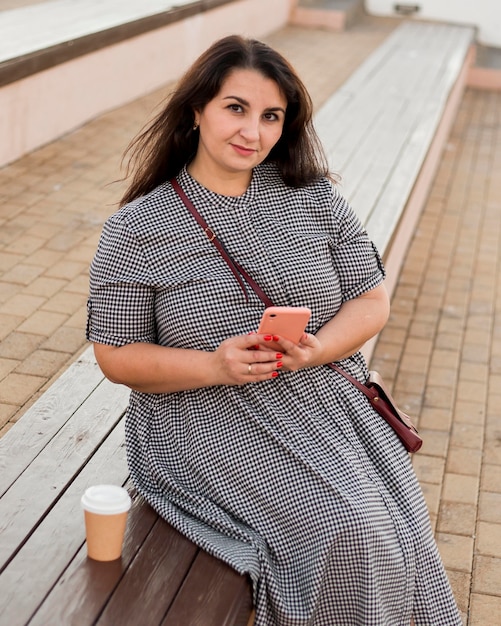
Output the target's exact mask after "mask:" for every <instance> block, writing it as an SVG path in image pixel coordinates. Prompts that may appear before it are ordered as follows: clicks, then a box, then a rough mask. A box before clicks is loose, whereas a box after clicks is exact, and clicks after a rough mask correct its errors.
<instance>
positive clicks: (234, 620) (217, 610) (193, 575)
mask: <svg viewBox="0 0 501 626" xmlns="http://www.w3.org/2000/svg"><path fill="white" fill-rule="evenodd" d="M251 611H252V595H251V586H250V582H249V579H248V578H247V577H246V576H241V575H239V574H238V573H237V572H235V570H233V569H232V568H231V567H229V566H228V565H226V564H225V563H222V562H220V561H217V560H215V559H214V558H212V557H211V556H209V555H208V554H207V553H206V552H204V551H202V550H201V551H200V552H199V553H198V555H197V558H196V560H195V562H194V564H193V567H192V568H191V569H190V572H189V574H188V576H187V577H186V580H185V581H184V583H183V586H182V587H181V589H180V591H179V594H178V596H177V597H176V599H175V601H174V603H173V605H172V607H171V609H170V611H169V614H168V615H167V616H166V618H165V619H164V621H163V622H162V626H179V625H180V624H190V626H246V624H247V623H248V620H249V616H250V614H251Z"/></svg>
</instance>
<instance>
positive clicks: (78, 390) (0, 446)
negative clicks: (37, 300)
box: [0, 348, 104, 497]
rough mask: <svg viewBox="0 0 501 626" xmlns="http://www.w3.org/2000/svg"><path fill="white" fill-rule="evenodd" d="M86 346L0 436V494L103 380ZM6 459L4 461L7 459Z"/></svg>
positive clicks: (91, 353) (89, 349) (90, 350)
mask: <svg viewBox="0 0 501 626" xmlns="http://www.w3.org/2000/svg"><path fill="white" fill-rule="evenodd" d="M103 378H104V377H103V374H102V372H101V370H100V369H99V367H98V365H97V363H96V362H95V360H94V357H93V350H92V348H88V349H87V350H86V351H85V352H84V353H83V354H82V355H81V356H80V357H79V358H78V360H77V361H75V362H74V363H73V364H72V365H71V367H69V368H68V369H67V370H66V371H65V372H63V374H61V376H60V377H59V378H58V379H57V380H56V381H55V382H54V383H53V384H52V385H51V387H50V388H49V389H48V390H47V391H46V392H45V393H44V394H43V395H42V396H41V397H40V398H39V399H38V400H37V401H36V403H35V404H34V405H33V406H31V407H30V408H29V409H28V410H27V411H26V413H25V414H24V415H23V416H22V417H21V419H20V420H19V421H18V422H17V423H16V426H15V428H11V429H10V430H9V431H8V432H7V433H6V434H5V435H4V436H3V437H2V438H1V439H0V497H1V496H2V495H3V494H4V493H5V492H6V491H7V489H8V488H9V487H10V485H11V484H12V483H13V482H14V481H15V480H16V479H17V478H18V476H20V475H21V474H22V473H23V472H24V470H25V469H26V468H27V467H28V466H29V465H30V463H31V462H32V461H33V460H34V459H35V458H36V457H37V456H38V454H39V453H40V451H41V450H43V449H44V447H45V446H46V445H47V443H48V442H49V441H50V440H51V439H52V438H53V437H54V436H55V435H56V434H57V433H58V432H59V431H60V430H61V428H62V427H63V426H64V424H65V423H66V422H67V421H68V420H69V419H70V418H71V417H72V415H73V414H74V413H75V412H76V411H77V410H78V408H79V407H80V406H81V405H82V404H83V403H84V402H85V400H86V399H87V398H88V397H89V396H90V395H91V394H92V392H93V391H94V389H95V388H96V387H97V386H98V385H99V384H100V383H101V381H102V380H103ZM7 459H8V462H7Z"/></svg>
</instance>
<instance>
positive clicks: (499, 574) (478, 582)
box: [472, 555, 501, 596]
mask: <svg viewBox="0 0 501 626" xmlns="http://www.w3.org/2000/svg"><path fill="white" fill-rule="evenodd" d="M474 569H475V576H474V577H473V585H472V588H473V589H472V590H473V591H474V592H476V593H485V594H488V595H493V596H501V586H500V584H499V582H500V581H501V559H498V558H495V557H492V556H483V555H479V556H476V557H475V563H474Z"/></svg>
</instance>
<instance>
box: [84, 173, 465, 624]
mask: <svg viewBox="0 0 501 626" xmlns="http://www.w3.org/2000/svg"><path fill="white" fill-rule="evenodd" d="M178 180H179V182H180V184H181V186H182V187H183V189H184V190H185V192H186V193H187V195H188V197H189V198H190V199H191V201H192V202H193V204H194V205H195V206H196V208H197V209H198V210H199V211H200V213H201V214H202V216H203V217H204V219H205V220H206V221H207V223H208V224H209V225H210V226H211V228H212V229H213V230H214V231H215V233H216V234H217V236H218V237H219V239H220V240H221V241H222V242H223V243H224V244H225V246H226V247H227V249H228V252H229V254H230V255H231V256H232V257H233V258H234V259H235V260H236V261H237V262H238V263H240V264H241V265H242V266H243V267H244V268H245V269H246V270H247V271H248V272H249V274H250V275H251V276H252V277H253V278H254V279H255V280H256V281H257V282H258V284H260V286H261V287H262V288H263V289H264V291H265V292H266V293H267V294H268V296H269V297H270V298H271V299H272V301H273V302H274V303H275V304H276V305H298V306H299V305H301V306H308V307H310V308H311V309H312V311H313V315H312V318H311V322H310V324H309V327H308V330H309V332H313V333H314V332H315V331H317V330H318V329H319V328H320V327H321V326H322V325H323V324H325V323H326V322H327V321H328V320H329V319H331V318H332V316H334V315H335V314H336V312H337V311H338V310H339V307H340V306H341V304H342V303H343V302H344V301H346V300H349V299H351V298H355V297H357V296H358V295H360V294H362V293H364V292H366V291H368V290H370V289H373V288H374V287H376V286H377V285H379V284H380V283H381V281H382V280H383V277H384V270H383V268H382V265H381V261H380V259H379V256H378V254H377V252H376V250H375V249H374V246H373V245H372V244H371V242H370V240H369V239H368V237H367V234H366V233H365V231H364V230H363V228H362V226H361V224H360V222H359V220H358V218H357V217H356V216H355V214H354V213H353V211H352V210H351V208H350V207H349V205H348V204H347V203H346V201H345V200H344V199H343V198H342V196H341V195H339V193H338V192H337V190H336V189H335V188H333V187H332V185H331V184H330V183H329V182H328V181H327V180H323V181H321V182H319V183H317V184H315V185H312V186H310V187H307V188H302V189H292V188H289V187H286V186H284V185H283V183H282V182H281V180H280V177H279V175H278V173H277V171H276V169H275V167H274V166H273V165H262V166H259V167H258V168H257V169H256V170H255V171H254V175H253V179H252V182H251V185H250V187H249V189H248V190H247V192H246V193H245V194H244V195H243V196H241V197H238V198H233V197H225V196H220V195H217V194H214V193H212V192H210V191H208V190H207V189H205V188H203V187H201V186H200V185H198V183H196V181H194V180H193V179H192V178H191V177H190V176H189V175H188V174H187V172H186V171H185V170H183V171H182V172H181V174H180V175H179V177H178ZM262 310H263V305H262V303H261V302H260V300H259V299H258V298H257V297H256V295H255V294H254V293H253V292H252V290H251V289H249V290H248V300H247V299H246V296H245V294H244V292H243V291H242V289H241V287H240V286H239V284H238V282H237V281H236V280H235V277H234V276H233V275H232V273H231V271H230V269H229V268H228V266H227V264H226V263H225V261H224V260H223V259H222V257H221V256H220V255H219V253H218V252H217V250H216V249H215V248H214V246H213V245H212V244H211V243H210V242H209V241H208V239H207V237H206V235H205V234H204V233H203V231H202V229H201V228H200V227H199V226H198V224H197V223H196V222H195V220H194V219H193V217H192V216H191V215H190V214H189V212H188V210H187V209H186V208H185V206H184V205H183V204H182V202H181V201H180V200H179V198H178V197H177V195H176V194H175V193H174V191H173V189H172V187H171V186H170V184H169V183H165V184H164V185H161V186H160V187H159V188H157V189H156V190H154V191H153V192H151V193H150V194H148V195H147V196H145V197H144V198H141V199H139V200H137V201H135V202H133V203H131V204H130V205H128V206H125V207H123V208H122V209H121V210H119V211H118V212H117V213H116V214H115V215H114V216H112V217H111V218H110V219H109V220H108V221H107V223H106V225H105V227H104V230H103V235H102V238H101V241H100V244H99V248H98V251H97V254H96V257H95V259H94V262H93V264H92V268H91V294H90V298H89V321H88V322H89V323H88V337H89V339H90V340H92V341H95V342H99V343H105V344H111V345H123V344H126V343H131V342H137V341H143V342H156V343H159V344H161V345H165V346H175V347H181V348H196V349H200V350H214V349H215V348H216V347H217V346H218V345H219V343H220V342H221V341H223V340H224V339H226V338H227V337H229V336H233V335H238V334H245V333H248V332H249V331H253V330H256V328H257V326H258V323H259V319H260V317H261V313H262ZM341 364H342V366H343V367H345V368H346V369H347V370H348V371H350V372H351V373H352V374H353V375H355V376H357V377H358V378H359V379H360V380H364V379H365V377H366V375H367V368H366V365H365V363H364V361H363V358H362V356H361V355H360V354H357V355H355V356H353V357H351V358H350V359H346V360H344V361H343V362H342V363H341ZM126 439H127V452H128V461H129V466H130V470H131V476H132V478H133V480H134V482H135V484H136V486H137V488H138V490H139V491H140V492H141V493H142V494H143V496H144V497H145V498H146V499H147V500H148V502H150V504H151V505H152V506H153V507H154V508H155V509H156V510H157V511H158V512H159V514H160V515H161V516H162V517H164V518H165V519H166V520H167V521H168V522H169V523H171V524H172V525H173V526H175V527H176V528H177V529H178V530H180V531H181V532H182V533H184V534H185V535H186V536H187V537H189V538H190V539H191V540H192V541H194V542H195V543H197V544H198V545H200V546H201V547H202V548H204V549H206V550H207V551H208V552H210V553H212V554H214V555H216V556H217V557H219V558H221V559H223V560H224V561H226V562H227V563H229V564H230V565H231V566H233V567H234V568H235V569H236V570H238V571H239V572H241V573H248V574H249V576H250V577H251V579H252V582H253V588H254V598H255V603H256V625H257V626H306V625H308V626H336V625H338V626H355V625H359V626H368V625H372V624H375V625H378V626H379V625H386V626H404V625H408V624H409V623H410V618H411V614H414V616H415V623H416V626H439V625H443V626H456V625H457V626H459V625H460V624H461V620H460V617H459V614H458V612H457V608H456V605H455V602H454V599H453V597H452V594H451V591H450V587H449V583H448V581H447V577H446V575H445V572H444V569H443V566H442V563H441V561H440V557H439V555H438V552H437V548H436V545H435V542H434V539H433V536H432V533H431V530H430V525H429V520H428V514H427V510H426V506H425V504H424V500H423V497H422V494H421V491H420V488H419V485H418V483H417V481H416V478H415V475H414V473H413V470H412V466H411V464H410V462H409V457H408V455H407V453H406V452H405V450H404V448H403V447H402V445H401V444H400V442H399V440H398V439H397V438H396V436H395V435H394V433H393V431H392V430H391V429H390V428H389V426H388V425H387V424H386V423H385V422H384V421H383V420H382V419H381V418H380V416H379V415H378V414H377V413H375V412H374V411H373V410H372V408H371V407H370V406H369V404H368V402H367V399H366V398H365V396H363V395H362V394H361V393H360V392H359V391H357V390H356V389H355V388H354V387H353V385H351V384H350V383H349V382H348V381H347V380H346V379H344V378H343V377H341V376H340V375H337V374H336V373H335V372H333V371H331V370H330V369H329V368H328V367H325V366H324V367H313V368H308V369H304V370H301V371H298V372H285V371H282V372H281V373H280V375H279V377H278V378H276V379H274V380H268V381H265V382H262V383H254V384H247V385H242V386H234V387H231V386H228V387H226V386H219V387H211V388H204V389H197V390H193V391H184V392H179V393H172V394H158V395H153V394H143V393H137V392H132V393H131V399H130V406H129V410H128V414H127V420H126Z"/></svg>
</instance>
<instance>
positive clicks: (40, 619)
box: [30, 484, 158, 626]
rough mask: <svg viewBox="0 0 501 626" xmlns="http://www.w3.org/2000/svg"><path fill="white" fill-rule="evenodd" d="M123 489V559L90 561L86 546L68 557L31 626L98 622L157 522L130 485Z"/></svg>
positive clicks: (156, 517) (153, 513)
mask: <svg viewBox="0 0 501 626" xmlns="http://www.w3.org/2000/svg"><path fill="white" fill-rule="evenodd" d="M126 487H127V489H128V491H129V493H131V497H132V500H133V504H132V508H131V510H130V513H129V517H128V520H127V529H126V534H125V539H124V548H123V553H122V558H121V559H119V560H117V561H113V562H110V563H99V562H98V561H93V560H92V559H88V558H87V549H86V546H85V544H84V545H82V547H81V548H80V550H79V551H78V552H77V554H76V555H75V557H74V558H72V555H70V554H69V555H68V556H67V558H68V566H67V567H65V568H64V567H63V568H62V570H61V576H60V578H59V580H58V582H57V584H56V585H55V586H54V588H53V589H52V591H50V592H49V594H48V595H47V596H46V597H45V598H44V600H43V602H42V604H41V606H40V608H38V610H37V612H36V614H35V616H34V617H33V619H32V620H31V621H30V625H33V626H34V625H39V626H45V625H46V624H77V623H78V624H81V625H82V626H83V625H84V624H92V623H94V622H95V620H96V619H97V618H98V616H99V614H100V613H101V611H102V610H103V607H104V606H105V605H106V603H107V601H108V598H109V596H110V595H111V593H113V590H114V589H115V587H116V586H117V585H118V583H119V581H120V580H121V578H122V577H123V576H124V575H126V574H127V572H128V569H129V564H130V562H131V561H132V560H133V559H134V557H135V555H136V553H137V552H138V550H140V548H141V546H142V544H143V543H144V541H145V538H146V537H147V536H148V534H149V533H150V532H151V529H152V528H153V527H154V525H155V524H156V522H157V520H158V516H157V515H156V513H155V512H154V511H153V510H152V509H151V507H149V506H148V505H147V504H146V503H145V501H144V500H143V499H142V498H141V497H140V496H138V495H137V494H136V493H135V492H134V489H133V488H132V487H131V485H130V484H127V485H126ZM80 539H81V536H80Z"/></svg>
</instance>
